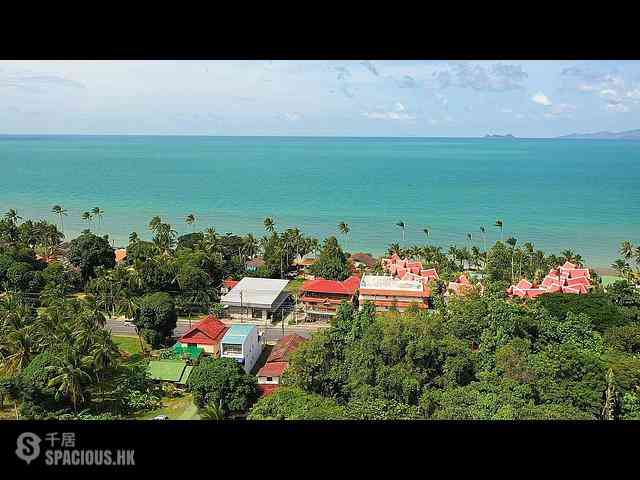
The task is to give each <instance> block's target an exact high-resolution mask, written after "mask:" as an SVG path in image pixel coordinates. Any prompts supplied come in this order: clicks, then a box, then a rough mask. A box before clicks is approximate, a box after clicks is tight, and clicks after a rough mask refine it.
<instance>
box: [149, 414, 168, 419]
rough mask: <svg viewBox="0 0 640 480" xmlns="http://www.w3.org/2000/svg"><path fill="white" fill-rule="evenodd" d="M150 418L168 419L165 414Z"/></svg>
mask: <svg viewBox="0 0 640 480" xmlns="http://www.w3.org/2000/svg"><path fill="white" fill-rule="evenodd" d="M152 420H169V417H168V416H167V415H158V416H157V417H153V418H152Z"/></svg>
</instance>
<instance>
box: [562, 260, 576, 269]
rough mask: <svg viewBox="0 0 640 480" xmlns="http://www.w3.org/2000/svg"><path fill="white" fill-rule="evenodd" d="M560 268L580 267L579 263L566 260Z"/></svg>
mask: <svg viewBox="0 0 640 480" xmlns="http://www.w3.org/2000/svg"><path fill="white" fill-rule="evenodd" d="M560 268H562V269H564V270H574V269H576V268H578V266H577V265H575V264H573V263H571V262H564V265H562V266H561V267H560Z"/></svg>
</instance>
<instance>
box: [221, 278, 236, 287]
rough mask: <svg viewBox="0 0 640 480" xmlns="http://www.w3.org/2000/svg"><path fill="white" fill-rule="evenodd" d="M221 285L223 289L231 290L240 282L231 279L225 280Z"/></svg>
mask: <svg viewBox="0 0 640 480" xmlns="http://www.w3.org/2000/svg"><path fill="white" fill-rule="evenodd" d="M222 283H223V284H224V286H225V287H227V288H228V289H229V290H231V289H232V288H233V287H235V286H236V285H237V284H239V283H240V280H233V279H231V278H227V279H226V280H224V281H223V282H222Z"/></svg>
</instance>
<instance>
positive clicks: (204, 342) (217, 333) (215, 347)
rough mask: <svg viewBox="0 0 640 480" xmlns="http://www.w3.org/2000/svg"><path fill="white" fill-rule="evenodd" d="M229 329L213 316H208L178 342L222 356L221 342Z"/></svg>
mask: <svg viewBox="0 0 640 480" xmlns="http://www.w3.org/2000/svg"><path fill="white" fill-rule="evenodd" d="M227 330H228V327H227V326H226V325H225V324H224V323H222V322H221V321H220V320H218V319H217V318H216V317H215V316H213V315H208V316H206V317H205V318H204V319H203V320H202V321H200V322H198V323H196V324H195V325H194V326H193V327H191V328H190V329H189V330H187V331H186V332H185V333H184V335H182V337H180V339H179V340H178V342H179V343H181V344H183V345H196V346H197V347H200V348H203V349H204V351H205V352H206V353H210V354H212V355H219V354H220V340H222V337H224V334H225V333H226V332H227Z"/></svg>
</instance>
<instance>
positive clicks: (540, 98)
mask: <svg viewBox="0 0 640 480" xmlns="http://www.w3.org/2000/svg"><path fill="white" fill-rule="evenodd" d="M531 100H533V101H534V102H535V103H539V104H540V105H545V106H547V107H548V106H549V105H551V100H550V99H549V97H547V96H546V95H545V94H544V93H542V92H538V93H536V94H535V95H534V96H533V97H531Z"/></svg>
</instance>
